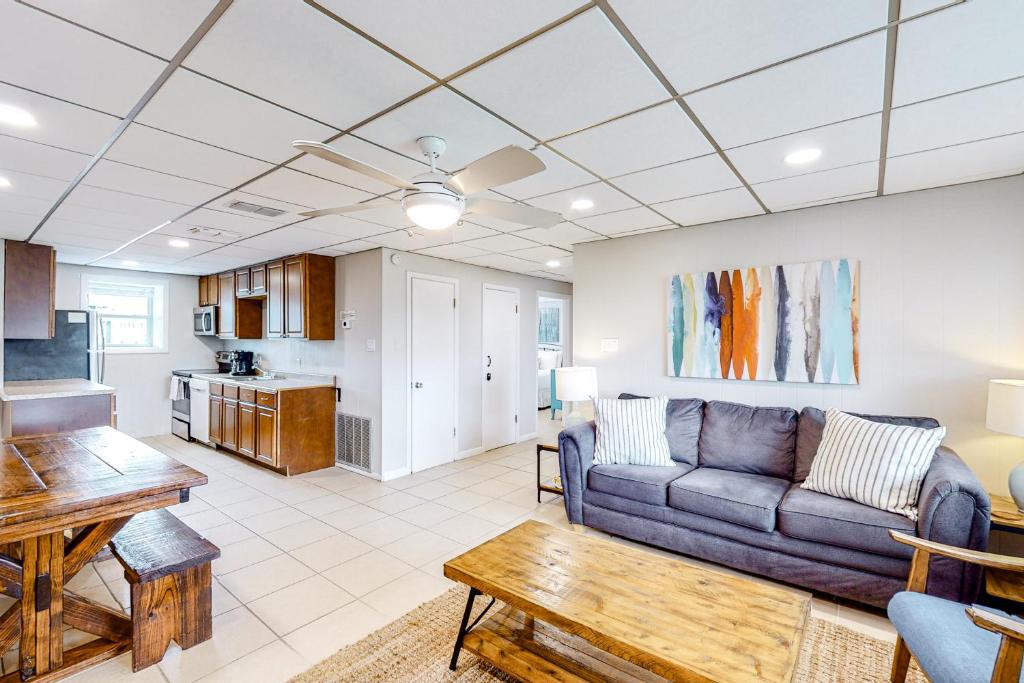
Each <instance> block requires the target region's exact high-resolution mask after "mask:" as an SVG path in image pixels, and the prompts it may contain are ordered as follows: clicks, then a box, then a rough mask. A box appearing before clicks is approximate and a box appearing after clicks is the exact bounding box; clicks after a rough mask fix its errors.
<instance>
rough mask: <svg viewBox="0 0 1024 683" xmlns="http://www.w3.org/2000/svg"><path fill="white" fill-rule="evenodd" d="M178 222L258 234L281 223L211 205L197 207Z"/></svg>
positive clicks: (245, 233)
mask: <svg viewBox="0 0 1024 683" xmlns="http://www.w3.org/2000/svg"><path fill="white" fill-rule="evenodd" d="M177 222H178V223H182V224H186V225H195V226H201V227H204V228H216V229H220V230H230V231H232V232H237V233H239V234H242V235H256V234H259V233H261V232H266V231H267V230H273V229H274V228H276V227H278V225H280V223H275V222H273V221H269V220H264V219H262V218H257V217H256V216H255V215H253V214H249V215H244V214H241V213H235V212H229V211H221V210H220V209H219V208H210V207H204V208H201V209H196V210H195V211H193V212H192V213H190V214H188V215H187V216H185V217H184V218H182V219H181V220H180V221H177Z"/></svg>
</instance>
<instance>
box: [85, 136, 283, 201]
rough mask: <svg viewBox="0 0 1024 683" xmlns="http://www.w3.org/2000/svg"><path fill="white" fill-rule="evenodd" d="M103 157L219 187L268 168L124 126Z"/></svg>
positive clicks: (190, 142)
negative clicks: (125, 128) (123, 129)
mask: <svg viewBox="0 0 1024 683" xmlns="http://www.w3.org/2000/svg"><path fill="white" fill-rule="evenodd" d="M105 157H106V158H107V159H113V160H114V161H120V162H122V163H126V164H132V165H134V166H141V167H142V168H148V169H149V170H151V171H160V172H162V173H169V174H171V175H176V176H180V177H182V178H191V179H192V180H198V181H200V182H204V183H209V184H211V185H220V186H222V187H236V186H238V185H241V184H242V183H244V182H245V181H246V180H248V179H250V178H252V177H254V176H256V175H259V174H260V173H263V172H265V171H269V170H270V169H271V168H272V167H271V165H270V164H268V163H266V162H263V161H258V160H256V159H252V158H250V157H246V156H242V155H241V154H235V153H234V152H229V151H227V150H224V149H218V148H217V147H212V146H210V145H204V144H203V143H201V142H195V141H194V140H188V139H186V138H183V137H181V136H178V135H172V134H170V133H165V132H163V131H160V130H155V129H153V128H149V127H148V126H141V125H139V124H136V123H133V124H132V125H130V126H128V129H127V130H126V131H125V132H124V133H123V134H122V135H121V137H120V138H118V140H117V142H115V143H114V145H113V147H111V148H110V151H108V152H107V154H106V155H105Z"/></svg>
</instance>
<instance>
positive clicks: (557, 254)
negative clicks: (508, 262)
mask: <svg viewBox="0 0 1024 683" xmlns="http://www.w3.org/2000/svg"><path fill="white" fill-rule="evenodd" d="M509 256H515V257H516V258H524V259H527V260H528V261H537V262H538V263H546V262H548V261H558V263H559V265H561V263H562V259H568V258H571V257H572V252H571V251H568V250H566V249H559V248H558V247H552V246H549V245H544V246H542V247H530V248H529V249H517V250H516V251H512V252H509ZM551 267H552V268H557V267H558V266H551Z"/></svg>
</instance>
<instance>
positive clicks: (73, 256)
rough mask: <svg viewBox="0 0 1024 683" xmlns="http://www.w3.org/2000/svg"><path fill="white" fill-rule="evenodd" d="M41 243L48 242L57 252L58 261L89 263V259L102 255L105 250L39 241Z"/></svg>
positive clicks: (79, 263) (77, 263) (78, 263)
mask: <svg viewBox="0 0 1024 683" xmlns="http://www.w3.org/2000/svg"><path fill="white" fill-rule="evenodd" d="M41 244H50V245H51V246H52V247H54V248H55V250H56V252H57V262H58V263H71V264H76V265H81V264H84V263H89V262H90V261H92V260H94V259H97V258H99V257H100V256H103V255H104V254H105V253H106V252H105V251H104V250H102V249H87V248H85V247H74V246H69V245H66V244H52V243H48V242H41Z"/></svg>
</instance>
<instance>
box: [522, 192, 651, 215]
mask: <svg viewBox="0 0 1024 683" xmlns="http://www.w3.org/2000/svg"><path fill="white" fill-rule="evenodd" d="M576 199H589V200H590V201H592V202H594V205H593V206H592V207H591V208H589V209H574V208H572V203H573V201H574V200H576ZM528 203H529V204H532V205H534V206H539V207H540V208H542V209H550V210H551V211H558V212H559V213H561V214H562V215H563V216H565V218H566V220H575V219H577V218H584V217H586V216H596V215H597V214H601V213H608V212H610V211H618V210H619V209H630V208H632V207H634V206H638V204H637V202H635V201H633V200H632V199H630V198H629V197H627V196H626V195H624V194H622V193H621V192H619V191H618V190H616V189H615V188H613V187H611V186H609V185H606V184H605V183H592V184H590V185H584V186H583V187H577V188H573V189H571V190H563V191H562V192H556V193H554V194H548V195H544V196H543V197H534V198H533V199H531V200H530V201H529V202H528Z"/></svg>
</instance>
